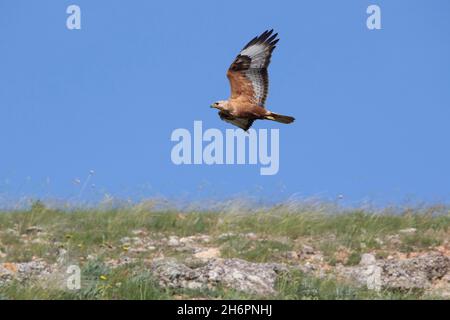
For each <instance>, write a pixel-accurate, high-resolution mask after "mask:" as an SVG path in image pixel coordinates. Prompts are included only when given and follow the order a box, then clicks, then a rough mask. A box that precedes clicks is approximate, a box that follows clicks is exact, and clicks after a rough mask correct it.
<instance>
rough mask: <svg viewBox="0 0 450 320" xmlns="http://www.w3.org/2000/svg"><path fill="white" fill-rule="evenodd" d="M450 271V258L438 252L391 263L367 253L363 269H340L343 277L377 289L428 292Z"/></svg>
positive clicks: (361, 266)
mask: <svg viewBox="0 0 450 320" xmlns="http://www.w3.org/2000/svg"><path fill="white" fill-rule="evenodd" d="M449 272H450V258H449V257H447V256H445V255H443V254H441V253H437V252H432V253H426V254H423V255H421V256H417V257H414V258H409V259H389V260H376V259H375V256H373V255H371V254H365V255H363V256H362V259H361V262H360V264H359V266H355V267H341V268H337V273H338V274H340V275H341V276H344V277H345V278H348V279H351V280H354V281H356V282H357V283H359V284H362V285H366V286H367V287H368V288H369V289H374V290H381V289H388V290H402V291H407V290H425V289H429V288H431V287H432V285H433V283H434V282H435V281H437V280H440V279H442V278H443V277H444V276H446V275H447V273H449Z"/></svg>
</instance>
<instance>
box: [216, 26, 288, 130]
mask: <svg viewBox="0 0 450 320" xmlns="http://www.w3.org/2000/svg"><path fill="white" fill-rule="evenodd" d="M277 35H278V34H277V33H275V34H273V30H270V31H265V32H264V33H263V34H261V35H260V36H258V37H255V38H253V39H252V40H251V41H250V42H249V43H248V44H247V45H246V46H245V47H244V48H243V49H242V50H241V52H240V53H239V55H238V56H237V57H236V58H235V60H234V61H233V63H232V64H231V66H230V67H229V69H228V71H227V77H228V80H229V81H230V86H231V96H230V98H229V99H228V101H218V102H216V103H214V104H213V105H212V106H211V107H213V108H217V109H219V110H220V111H219V116H220V118H221V119H222V120H224V121H227V122H229V123H231V124H233V125H235V126H238V127H239V128H242V129H244V130H245V131H247V130H248V129H249V128H250V127H251V126H252V124H253V122H254V121H255V120H257V119H262V120H263V119H267V120H273V121H278V122H281V123H291V122H293V121H294V118H293V117H289V116H282V115H278V114H276V113H273V112H270V111H268V110H266V109H265V107H264V104H265V102H266V99H267V95H268V91H269V75H268V72H267V67H268V66H269V63H270V58H271V56H272V52H273V50H274V49H275V47H276V46H275V45H276V43H277V42H278V40H279V39H277Z"/></svg>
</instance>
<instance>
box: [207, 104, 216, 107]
mask: <svg viewBox="0 0 450 320" xmlns="http://www.w3.org/2000/svg"><path fill="white" fill-rule="evenodd" d="M209 107H210V108H217V107H216V106H215V105H214V104H212V105H210V106H209Z"/></svg>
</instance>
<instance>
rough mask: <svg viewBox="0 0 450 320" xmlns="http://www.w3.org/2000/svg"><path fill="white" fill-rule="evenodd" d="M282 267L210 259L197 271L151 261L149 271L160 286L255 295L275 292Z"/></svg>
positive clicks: (271, 264) (280, 265)
mask: <svg viewBox="0 0 450 320" xmlns="http://www.w3.org/2000/svg"><path fill="white" fill-rule="evenodd" d="M283 271H287V268H286V267H285V266H284V265H282V264H276V263H252V262H248V261H244V260H241V259H213V260H210V261H209V262H207V263H206V264H205V265H203V266H201V267H198V268H189V267H188V266H186V265H184V264H182V263H178V262H176V261H175V260H170V259H162V260H157V261H154V262H153V264H152V272H153V274H154V276H155V278H156V279H157V280H158V282H159V284H160V285H162V286H165V287H170V288H177V289H179V288H183V289H208V288H214V287H217V286H223V287H227V288H232V289H235V290H238V291H243V292H247V293H253V294H257V295H269V294H273V293H275V281H276V279H277V276H278V274H279V273H280V272H283Z"/></svg>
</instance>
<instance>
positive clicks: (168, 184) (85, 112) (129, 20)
mask: <svg viewBox="0 0 450 320" xmlns="http://www.w3.org/2000/svg"><path fill="white" fill-rule="evenodd" d="M70 4H77V5H79V6H80V7H81V10H82V30H76V31H69V30H67V28H66V17H67V14H66V12H65V11H66V8H67V6H68V5H70ZM370 4H378V5H379V6H380V7H381V10H382V30H376V31H369V30H368V29H367V28H366V17H367V14H366V8H367V6H368V5H370ZM269 28H274V29H275V30H276V31H277V32H279V35H280V39H281V40H280V42H279V45H278V47H277V49H276V50H275V52H274V55H273V58H272V63H271V66H270V69H269V71H270V75H271V87H270V94H269V98H268V101H267V106H268V107H270V108H271V109H273V110H275V111H278V112H280V113H285V114H290V115H294V116H295V117H296V118H297V121H296V122H295V124H293V125H289V126H283V125H279V124H276V123H270V122H268V121H265V122H262V121H259V122H256V125H255V128H256V129H258V128H280V140H281V141H280V144H281V146H280V148H281V149H280V171H279V173H278V174H277V175H275V176H260V175H259V167H257V166H206V165H203V166H175V165H174V164H172V162H171V160H170V151H171V148H172V147H173V143H172V142H171V141H170V134H171V132H172V130H174V129H176V128H189V129H191V128H192V125H193V121H194V120H203V125H204V126H205V127H217V128H220V129H221V130H225V129H226V128H230V126H229V125H228V124H226V123H224V122H222V121H220V120H219V119H218V117H217V113H216V112H214V111H213V110H211V109H210V108H208V106H209V104H210V103H211V102H213V101H215V100H219V99H224V98H227V97H228V93H229V87H228V81H227V79H226V77H225V72H226V69H227V68H228V66H229V64H230V63H231V62H232V60H233V58H234V57H235V55H236V54H237V53H238V52H239V50H240V49H241V47H242V46H243V45H244V44H245V43H246V42H247V41H248V40H250V39H251V38H252V37H253V36H255V35H257V34H259V33H261V32H262V31H264V30H266V29H269ZM0 58H1V63H0V66H1V67H0V201H1V200H2V199H3V200H4V199H6V198H8V199H11V198H18V197H22V196H25V197H49V198H51V197H54V198H61V199H64V198H71V197H74V196H76V195H79V192H80V188H81V187H82V184H83V182H84V181H85V179H86V177H87V175H88V173H89V170H95V174H94V176H92V178H91V180H90V181H89V183H88V186H87V187H86V189H85V190H84V191H83V193H82V197H83V198H87V199H88V198H101V197H102V196H103V195H104V194H105V193H109V194H112V195H114V196H116V197H121V198H127V197H132V198H134V199H136V198H140V197H152V196H155V195H164V196H168V197H184V198H187V199H188V198H193V199H194V198H202V197H203V198H209V197H212V198H214V197H217V196H219V195H222V194H223V195H226V196H236V195H246V196H252V197H256V198H258V197H263V196H267V197H268V198H267V199H273V200H277V199H285V198H288V197H289V196H291V195H293V194H296V195H299V196H304V197H310V196H321V197H324V198H329V199H333V198H335V197H337V195H339V194H342V195H344V197H345V199H348V201H360V200H364V199H366V200H371V201H374V202H376V203H387V202H402V201H405V200H407V199H411V198H412V199H416V200H425V201H430V202H435V201H448V199H449V197H450V143H449V138H450V125H449V121H450V2H449V1H447V0H436V1H425V0H421V1H406V0H397V1H381V0H372V1H364V0H353V1H347V0H345V1H344V0H341V1H335V0H329V1H318V0H314V1H312V0H311V1H290V2H288V1H283V2H274V1H261V0H259V1H222V2H219V1H144V0H141V1H119V0H108V1H106V0H102V1H100V0H97V1H87V0H72V1H62V0H61V1H52V0H40V1H23V0H14V1H13V0H2V1H1V2H0ZM77 178H78V179H80V180H81V185H77V184H75V183H74V180H75V179H77ZM92 184H95V187H92V186H91V185H92Z"/></svg>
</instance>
